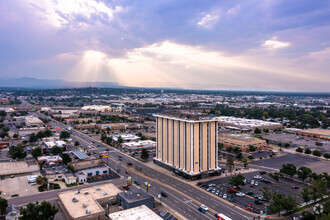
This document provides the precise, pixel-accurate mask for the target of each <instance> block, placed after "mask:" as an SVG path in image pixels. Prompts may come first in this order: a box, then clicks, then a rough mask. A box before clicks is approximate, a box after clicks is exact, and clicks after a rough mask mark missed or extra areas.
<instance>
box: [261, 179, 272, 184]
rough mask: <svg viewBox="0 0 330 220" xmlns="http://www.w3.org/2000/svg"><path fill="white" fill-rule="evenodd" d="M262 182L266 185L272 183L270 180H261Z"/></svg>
mask: <svg viewBox="0 0 330 220" xmlns="http://www.w3.org/2000/svg"><path fill="white" fill-rule="evenodd" d="M260 181H261V182H264V183H271V182H270V180H267V179H261V180H260Z"/></svg>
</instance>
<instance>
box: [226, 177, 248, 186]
mask: <svg viewBox="0 0 330 220" xmlns="http://www.w3.org/2000/svg"><path fill="white" fill-rule="evenodd" d="M244 179H245V177H244V176H243V175H242V174H238V175H237V176H233V177H231V178H230V179H229V182H228V183H229V184H230V185H232V186H236V187H237V188H238V189H239V188H240V186H244V185H245V183H244Z"/></svg>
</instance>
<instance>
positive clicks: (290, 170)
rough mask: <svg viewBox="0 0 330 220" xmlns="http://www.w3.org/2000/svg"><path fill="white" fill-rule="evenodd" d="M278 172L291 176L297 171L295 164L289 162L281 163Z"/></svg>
mask: <svg viewBox="0 0 330 220" xmlns="http://www.w3.org/2000/svg"><path fill="white" fill-rule="evenodd" d="M280 172H281V173H284V174H286V175H288V176H290V177H291V178H292V177H293V176H294V175H295V174H296V173H297V168H296V166H295V165H293V164H291V163H288V164H283V165H282V168H281V170H280Z"/></svg>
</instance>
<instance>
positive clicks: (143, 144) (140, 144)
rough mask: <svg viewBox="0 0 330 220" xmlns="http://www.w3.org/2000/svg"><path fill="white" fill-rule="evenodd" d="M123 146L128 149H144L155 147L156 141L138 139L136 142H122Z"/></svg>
mask: <svg viewBox="0 0 330 220" xmlns="http://www.w3.org/2000/svg"><path fill="white" fill-rule="evenodd" d="M121 146H122V148H125V149H128V150H139V149H140V150H142V149H143V148H146V149H155V148H156V142H155V141H151V140H144V141H136V142H127V143H122V145H121Z"/></svg>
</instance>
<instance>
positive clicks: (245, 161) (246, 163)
mask: <svg viewBox="0 0 330 220" xmlns="http://www.w3.org/2000/svg"><path fill="white" fill-rule="evenodd" d="M248 162H249V160H248V159H247V158H246V157H244V159H243V166H244V168H246V167H247V165H248Z"/></svg>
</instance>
